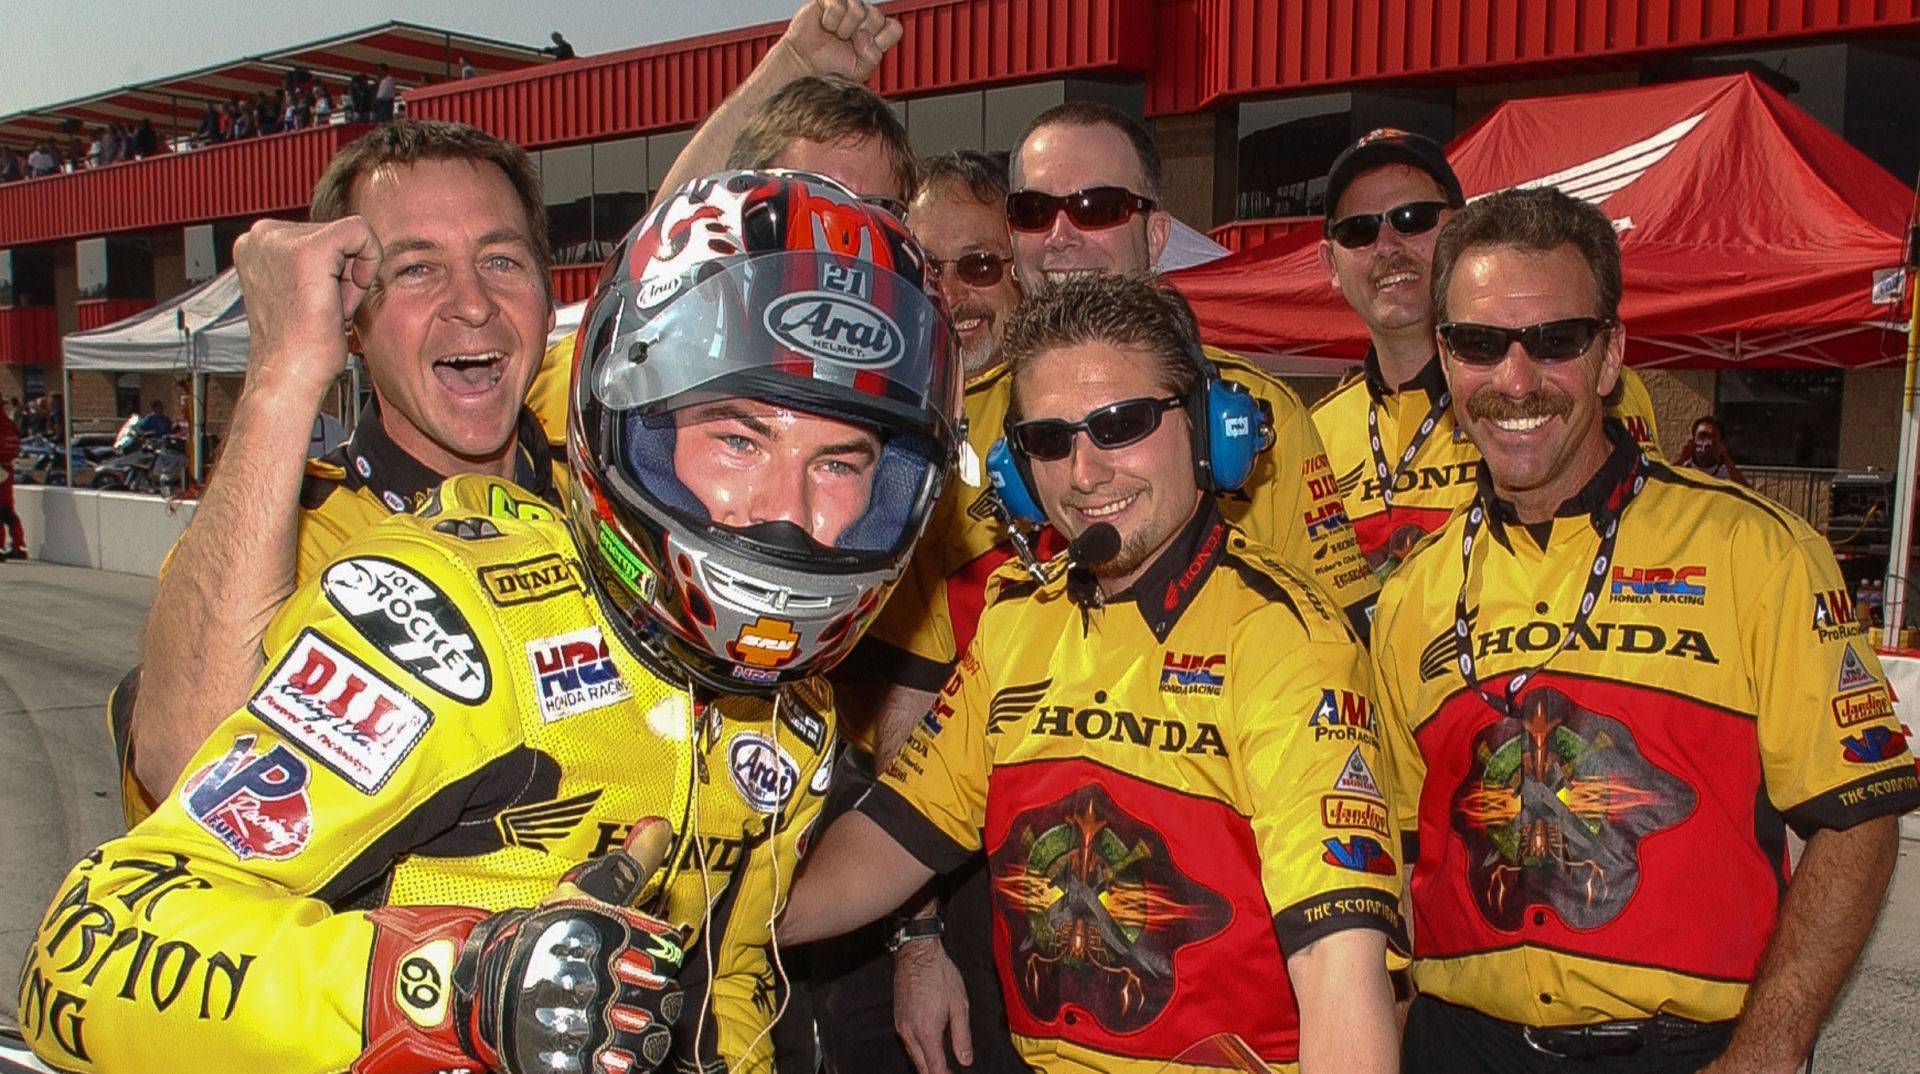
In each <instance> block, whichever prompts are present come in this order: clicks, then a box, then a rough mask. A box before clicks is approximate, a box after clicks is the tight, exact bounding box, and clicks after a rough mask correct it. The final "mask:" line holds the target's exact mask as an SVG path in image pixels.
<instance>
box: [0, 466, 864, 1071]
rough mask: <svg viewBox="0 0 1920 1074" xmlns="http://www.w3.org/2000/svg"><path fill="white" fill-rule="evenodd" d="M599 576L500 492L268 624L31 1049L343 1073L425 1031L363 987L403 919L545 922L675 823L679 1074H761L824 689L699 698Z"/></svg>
mask: <svg viewBox="0 0 1920 1074" xmlns="http://www.w3.org/2000/svg"><path fill="white" fill-rule="evenodd" d="M614 539H615V540H617V539H618V538H614ZM602 547H606V546H605V545H604V544H603V546H602ZM579 556H580V553H579V551H578V550H577V549H576V548H575V546H574V543H573V541H572V539H571V537H570V535H569V533H568V531H567V529H566V527H565V526H564V525H563V524H562V523H560V522H559V521H556V520H554V519H553V515H552V512H551V511H550V510H548V509H547V507H546V505H544V504H541V503H539V502H537V501H535V500H533V499H531V497H530V496H529V494H528V493H526V492H525V491H524V490H521V489H519V488H518V487H516V486H513V485H510V484H507V483H506V482H503V481H500V480H498V479H495V478H486V477H481V476H479V475H466V476H462V477H457V478H454V479H452V480H451V481H449V482H448V483H447V484H445V485H444V486H442V487H441V488H440V489H439V490H438V491H437V492H435V493H433V494H431V495H430V496H428V497H427V498H426V501H425V503H424V504H423V505H422V506H421V507H420V508H419V509H418V510H417V511H416V512H413V513H408V514H400V515H395V516H393V517H391V518H390V519H388V520H386V521H384V522H381V523H380V524H378V525H375V526H372V527H370V528H368V529H366V530H365V531H363V532H362V533H360V534H359V535H358V536H356V537H355V538H353V539H352V540H350V541H348V542H347V544H346V545H345V546H344V547H343V548H342V549H341V552H340V555H339V556H338V557H337V558H335V559H334V560H333V561H332V562H331V563H330V564H328V565H327V566H325V567H324V568H323V569H321V570H320V571H319V572H318V573H317V574H316V575H315V576H314V578H313V579H311V580H310V581H309V582H308V583H307V584H306V585H305V586H303V587H302V588H301V589H300V590H299V591H298V592H297V593H296V594H295V595H294V596H293V597H292V598H291V599H289V600H288V601H287V603H286V604H285V605H284V606H283V607H282V609H281V611H280V614H279V615H278V616H277V617H276V618H275V620H274V622H273V623H272V625H271V626H270V627H269V628H268V631H267V635H266V648H267V661H266V668H265V670H264V671H263V672H262V674H261V676H260V679H259V680H258V683H257V685H256V687H255V689H254V692H253V694H252V696H251V697H250V699H249V700H248V701H247V703H246V705H245V707H243V708H242V709H241V710H240V711H238V712H236V713H234V714H233V715H232V716H231V717H230V718H229V719H227V721H226V722H225V723H224V724H222V725H221V726H220V728H219V729H218V730H217V731H216V732H215V733H214V734H213V736H212V737H211V738H210V739H209V740H208V741H207V742H206V744H204V745H203V746H202V747H201V749H200V751H199V753H198V754H197V755H196V756H195V758H194V760H193V761H192V763H191V764H190V765H189V766H188V769H187V773H186V775H185V776H184V777H183V778H182V779H181V781H180V783H179V785H178V786H176V787H175V788H173V790H172V791H171V793H169V794H168V795H167V796H166V797H165V799H164V801H162V803H161V804H160V806H159V808H158V810H157V811H156V812H155V813H154V814H153V815H152V816H151V817H149V818H148V819H147V820H146V821H145V822H143V823H142V824H140V825H139V826H138V827H137V828H135V829H134V830H133V831H131V832H129V833H128V834H126V835H125V836H122V837H120V838H118V839H114V840H112V841H110V842H108V843H106V844H104V845H102V846H101V847H99V848H98V849H96V850H94V851H93V852H92V853H90V854H89V855H87V857H86V858H85V859H84V860H83V861H81V862H80V863H79V864H78V865H77V866H76V867H75V868H74V869H73V871H72V872H71V873H69V874H68V876H67V878H66V879H65V880H64V881H62V882H61V884H60V887H59V889H58V895H57V896H56V898H55V899H54V902H53V906H52V907H51V908H50V909H49V910H48V911H47V914H46V916H45V918H44V920H43V921H42V923H41V927H40V930H39V934H38V936H36V937H35V938H34V941H33V947H32V949H31V951H30V952H29V956H28V960H27V964H26V968H25V972H24V973H23V975H22V978H21V991H20V1003H19V1011H20V1024H21V1029H22V1031H23V1033H24V1034H25V1036H26V1039H27V1041H28V1043H29V1044H31V1046H32V1047H33V1049H34V1051H35V1053H36V1054H38V1055H39V1056H40V1057H41V1058H42V1059H44V1060H45V1061H46V1062H48V1063H49V1064H50V1065H52V1066H54V1067H57V1068H60V1069H63V1070H75V1071H94V1070H135V1069H138V1070H153V1071H162V1072H165V1071H195V1072H202V1071H205V1072H220V1071H234V1072H240V1074H258V1072H262V1071H273V1072H275V1074H337V1072H339V1071H344V1070H346V1069H347V1068H348V1066H349V1065H350V1064H352V1063H353V1062H354V1060H355V1058H356V1057H357V1056H359V1055H360V1054H361V1052H362V1049H363V1048H366V1047H367V1046H368V1045H369V1044H370V1043H372V1040H371V1039H370V1038H372V1037H374V1036H375V1034H376V1031H377V1030H378V1027H381V1026H385V1027H388V1028H391V1027H392V1026H394V1025H395V1024H396V1018H397V1017H398V1016H400V1015H404V1016H405V1017H406V1018H409V1019H413V1020H415V1021H420V1020H421V1019H423V1018H428V1017H430V1016H431V1015H430V1012H422V1011H420V1010H417V1009H414V1008H407V1007H404V1006H402V1007H401V1009H399V1010H398V1012H397V1013H396V1004H398V1003H400V1002H401V1001H399V1000H396V999H394V997H395V996H398V995H401V993H400V992H399V991H397V987H398V984H397V982H396V981H395V980H393V979H384V980H382V979H377V978H375V976H374V975H373V974H372V971H371V970H370V960H371V958H372V952H373V948H374V945H375V943H376V940H377V938H378V935H379V934H380V932H381V930H382V929H383V928H385V927H387V926H385V925H383V924H381V922H380V919H379V918H378V916H375V915H377V913H379V912H383V911H382V910H381V908H392V907H404V906H449V905H452V906H465V907H478V908H481V909H485V910H501V909H506V908H509V907H522V906H531V905H533V904H534V903H536V902H538V901H539V900H540V899H542V898H544V897H545V896H547V895H548V894H549V893H550V892H551V891H552V889H553V887H554V885H555V883H556V882H557V881H558V879H559V877H560V875H561V874H562V873H563V872H564V871H566V870H567V869H568V868H569V867H571V866H573V865H575V864H577V863H579V862H582V861H585V860H587V859H589V858H593V857H596V856H598V855H601V854H604V853H606V852H607V851H608V850H611V849H614V848H617V847H619V846H620V845H621V844H622V842H623V841H624V839H625V838H626V835H627V833H628V831H629V829H630V826H631V825H632V824H633V822H634V821H636V820H638V819H640V818H642V817H647V816H662V817H666V818H667V819H668V820H669V821H670V822H672V824H673V827H674V830H675V832H676V833H678V836H677V839H676V841H675V844H674V847H673V849H672V850H671V852H670V854H669V856H668V859H667V862H668V864H667V865H666V867H665V868H664V869H663V871H662V875H660V876H657V877H656V878H655V880H654V882H653V883H652V884H651V885H650V888H649V894H648V896H647V898H646V900H645V902H644V904H643V905H642V909H645V910H647V911H648V912H650V913H653V914H655V915H657V916H660V917H663V918H665V919H666V920H668V921H670V922H672V923H674V924H676V925H683V926H689V927H691V928H693V929H695V930H697V931H698V933H699V939H698V940H697V941H696V942H695V944H694V946H692V947H691V948H690V949H689V950H688V953H687V957H686V962H685V968H684V969H683V971H682V972H681V974H680V983H681V985H682V987H683V988H685V989H686V991H687V999H686V1004H685V1008H684V1013H683V1016H682V1018H681V1019H680V1021H679V1023H678V1024H677V1025H676V1027H675V1034H674V1039H675V1049H676V1052H675V1054H676V1056H679V1057H684V1059H685V1060H686V1061H688V1062H691V1060H692V1056H693V1048H694V1046H695V1042H696V1040H697V1041H698V1047H699V1057H700V1059H701V1060H702V1061H703V1062H720V1061H724V1062H725V1063H726V1064H727V1066H728V1068H729V1069H733V1070H763V1069H767V1068H769V1067H770V1066H771V1055H772V1049H771V1046H770V1045H769V1044H767V1043H766V1041H765V1040H764V1036H763V1031H764V1030H765V1028H766V1027H767V1025H768V1023H769V1022H770V1021H771V1019H772V1017H773V1013H774V1011H775V1009H776V1008H777V1006H778V1004H779V999H780V991H781V987H782V985H781V983H780V982H779V981H777V980H776V978H777V973H776V971H775V969H774V967H773V963H772V962H771V961H770V958H769V952H770V950H771V946H770V945H771V942H772V930H771V921H772V918H773V915H774V912H775V908H776V906H777V905H778V904H779V903H780V902H781V901H783V900H784V898H785V892H786V890H787V884H788V880H789V878H790V877H791V875H792V872H793V868H794V866H795V864H796V863H797V861H798V859H799V857H800V854H801V849H802V845H803V839H804V833H805V832H806V831H807V829H808V828H809V826H810V825H811V824H812V823H813V821H814V819H815V817H816V816H817V814H818V811H819V808H820V803H821V801H822V796H823V795H824V793H825V790H826V787H827V775H828V772H829V771H830V764H829V756H830V754H831V751H832V749H833V710H832V706H831V699H830V695H829V693H828V691H827V690H826V689H825V687H824V686H823V685H821V684H819V683H817V682H812V681H810V682H807V683H804V684H802V685H800V686H797V687H794V688H792V689H790V690H786V691H783V692H782V693H781V694H780V695H779V696H778V699H777V700H769V699H765V698H749V697H741V696H732V695H719V696H716V695H712V694H708V693H705V692H702V693H700V694H698V695H695V694H693V693H690V691H689V690H688V689H687V688H686V687H685V686H683V685H682V684H681V681H680V677H679V676H673V675H669V674H668V673H665V672H661V671H656V670H654V669H653V668H651V667H649V666H648V665H647V664H645V663H643V662H642V661H641V660H640V659H639V658H637V657H636V656H635V654H634V653H633V652H631V651H630V650H629V649H628V648H627V647H626V646H625V645H624V644H622V643H621V642H620V641H619V640H618V637H617V635H616V633H615V628H614V626H613V624H612V623H611V622H610V621H609V620H608V619H607V617H606V612H605V611H604V610H603V607H602V605H601V604H600V602H599V601H598V600H597V599H596V598H595V597H594V596H593V595H592V593H591V592H590V591H589V590H588V588H587V585H586V583H585V580H584V578H585V576H584V574H583V566H582V563H581V561H580V558H579ZM642 577H643V582H642V584H645V583H644V575H643V576H642ZM370 912H373V914H370ZM443 969H445V967H443ZM370 981H371V983H370ZM441 1017H444V1011H442V1012H441ZM422 1024H424V1023H422ZM375 1069H381V1068H379V1067H376V1068H375Z"/></svg>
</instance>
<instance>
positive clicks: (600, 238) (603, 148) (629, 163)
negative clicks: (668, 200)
mask: <svg viewBox="0 0 1920 1074" xmlns="http://www.w3.org/2000/svg"><path fill="white" fill-rule="evenodd" d="M647 156H648V153H647V139H645V138H626V139H623V140H621V141H618V142H601V143H599V144H598V145H595V146H594V147H593V238H594V243H595V245H596V246H605V247H606V248H607V250H608V253H609V254H610V253H611V252H612V248H613V246H614V245H616V244H618V243H619V241H620V239H621V238H622V237H623V236H625V235H626V233H627V231H628V230H629V229H631V228H632V227H633V225H635V224H637V223H639V222H640V218H641V217H642V216H645V215H646V212H647V191H648V190H650V189H652V186H653V184H652V182H651V179H652V172H651V171H650V170H649V168H648V166H647V164H648V162H647Z"/></svg>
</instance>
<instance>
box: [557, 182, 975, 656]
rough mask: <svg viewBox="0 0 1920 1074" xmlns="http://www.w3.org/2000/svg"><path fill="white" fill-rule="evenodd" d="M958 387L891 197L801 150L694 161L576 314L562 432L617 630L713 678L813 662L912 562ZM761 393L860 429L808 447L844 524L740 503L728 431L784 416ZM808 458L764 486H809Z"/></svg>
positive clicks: (930, 288)
mask: <svg viewBox="0 0 1920 1074" xmlns="http://www.w3.org/2000/svg"><path fill="white" fill-rule="evenodd" d="M959 400H960V373H959V368H958V366H957V364H956V361H955V358H954V356H953V353H952V350H951V328H950V325H949V321H948V318H947V315H946V312H945V307H944V304H943V303H942V301H941V297H940V290H939V285H938V283H937V282H936V280H935V278H934V276H933V275H932V273H931V271H930V269H929V266H928V263H927V260H926V256H925V255H924V254H923V253H922V252H921V250H920V247H919V245H918V244H917V243H915V242H914V240H913V238H912V236H910V235H909V234H908V233H907V230H906V228H905V227H904V226H903V225H902V224H901V223H900V222H899V221H898V220H896V219H894V218H893V217H892V216H890V215H889V214H887V213H886V212H884V211H882V210H879V209H876V208H873V207H871V206H868V205H867V204H865V203H863V202H862V201H861V200H860V199H859V197H857V196H856V195H854V194H853V193H851V192H849V191H848V190H847V189H846V188H844V187H842V186H841V185H839V184H838V183H835V182H833V181H832V180H829V179H824V178H821V177H819V176H815V175H810V174H805V173H800V172H723V173H720V174H717V175H711V176H708V177H706V178H703V179H697V180H695V181H693V182H691V183H688V184H687V185H685V186H683V187H681V188H680V189H679V190H676V191H674V192H673V193H671V194H669V195H667V196H666V197H665V198H663V199H662V200H661V201H660V202H659V203H658V204H656V205H655V207H654V208H653V210H652V211H651V212H649V213H648V214H647V216H646V218H645V219H644V220H642V221H641V222H640V223H639V225H638V226H636V227H635V228H634V229H633V231H632V232H630V233H629V234H628V235H627V237H626V239H624V240H623V241H622V242H621V244H620V246H619V247H618V249H616V250H615V252H614V256H613V259H612V260H611V261H610V262H609V263H608V265H607V268H606V270H605V271H604V272H603V273H602V274H601V278H600V284H599V287H598V289H597V290H596V292H595V293H594V296H593V300H592V301H591V302H590V303H588V306H587V309H586V312H585V314H584V316H583V317H582V319H581V324H580V331H579V335H578V342H577V343H576V351H575V369H574V382H573V390H572V414H571V425H570V428H569V429H568V437H567V448H568V453H569V456H570V460H569V461H570V462H571V464H572V468H573V472H574V474H575V475H576V476H577V480H576V482H575V483H574V485H573V489H572V493H571V496H572V502H571V504H570V505H569V507H570V510H569V516H570V521H571V525H572V527H573V532H574V537H575V539H576V540H577V541H578V542H579V546H580V549H581V552H582V556H583V559H584V560H585V562H586V563H587V565H588V574H589V575H590V576H591V578H592V579H593V583H594V585H595V588H596V589H598V590H599V591H600V592H601V594H602V595H603V596H604V597H605V598H606V599H607V600H608V601H609V602H610V603H611V604H612V605H613V606H614V607H615V608H616V609H617V610H618V611H619V613H620V615H619V616H617V617H616V618H617V619H618V620H621V627H622V628H623V632H624V633H625V634H626V635H627V640H628V641H629V642H630V643H631V644H634V645H635V646H636V647H638V648H641V649H643V650H651V651H653V652H655V653H657V654H660V655H663V656H665V657H666V658H667V659H669V660H671V661H672V662H674V663H677V664H679V665H681V666H683V667H684V668H685V669H686V670H687V672H688V673H689V674H690V675H691V676H692V677H693V678H694V679H695V680H696V681H699V682H701V683H704V684H706V685H708V686H710V687H713V688H715V689H719V690H724V691H732V692H748V691H752V692H758V691H766V690H771V689H773V688H774V687H776V686H778V685H780V684H782V683H787V682H792V681H795V680H798V679H801V678H804V677H806V676H808V675H813V674H817V673H819V672H821V671H824V670H826V669H827V668H828V667H831V666H832V665H833V664H834V663H835V662H836V661H838V660H839V659H840V658H841V657H843V656H844V655H846V653H847V651H848V650H849V649H851V648H852V647H853V644H854V642H855V641H857V640H858V639H859V637H860V634H861V632H862V631H863V630H864V629H865V628H866V625H867V624H868V622H870V621H871V620H872V618H873V616H874V614H875V613H876V612H877V611H878V610H879V607H880V605H881V602H882V601H883V600H884V598H885V597H886V594H887V592H888V591H889V590H890V589H891V588H892V587H893V584H894V582H895V580H896V579H897V578H898V577H899V575H900V572H901V571H902V569H903V568H904V567H905V565H906V562H907V558H908V554H909V552H910V551H911V550H912V547H913V544H914V541H915V540H916V539H918V537H919V536H920V531H921V529H922V528H923V527H924V525H925V524H926V520H927V516H928V513H929V512H930V511H931V509H932V507H933V503H934V501H935V500H936V499H937V498H938V497H939V493H940V489H941V486H942V484H943V483H944V481H945V479H946V474H947V471H948V469H949V463H950V461H951V459H952V456H953V453H954V451H955V450H956V447H957V444H958V443H959V438H960V432H959V429H958V423H959V412H960V411H959V406H960V403H959ZM729 401H732V402H729ZM769 405H770V407H771V410H772V411H773V412H775V413H777V414H779V415H781V416H783V417H784V418H787V419H794V418H804V419H826V421H819V420H812V421H811V425H812V426H814V427H818V428H823V429H826V430H828V431H829V432H830V433H833V434H834V435H830V436H827V437H825V438H824V439H823V442H826V441H833V442H838V443H840V444H841V445H842V446H844V445H845V444H847V443H852V444H853V445H855V450H854V451H853V453H852V454H851V455H850V456H848V457H847V458H848V459H850V460H851V463H850V464H849V463H848V462H847V461H846V460H841V461H836V462H834V463H832V467H837V468H827V469H823V470H821V471H818V472H819V473H824V474H825V475H826V477H824V478H822V480H823V481H830V482H833V483H835V486H836V487H837V488H839V489H841V490H842V491H844V490H846V489H852V490H854V491H855V493H856V494H855V495H853V496H852V497H848V496H845V495H842V496H840V497H839V499H837V500H836V501H835V502H836V503H837V504H838V506H839V508H840V517H839V518H838V523H837V524H833V523H831V522H830V520H827V519H826V515H825V514H818V515H806V516H805V517H802V518H800V519H797V520H796V519H795V518H793V517H791V515H789V516H788V517H784V518H782V517H775V516H774V514H772V513H768V514H766V516H765V517H759V516H753V515H751V514H750V513H749V512H748V505H747V504H746V501H747V500H748V499H750V498H751V496H749V495H747V494H742V493H741V492H740V490H739V489H737V488H734V487H732V485H731V484H730V482H731V481H733V480H734V478H733V471H732V470H729V469H728V468H729V467H731V466H733V465H734V464H735V463H736V462H738V459H737V458H736V457H735V455H736V452H735V445H736V442H739V446H740V453H743V454H744V455H750V456H752V457H753V458H761V457H762V455H753V452H757V451H760V449H761V448H762V447H765V446H766V445H762V444H759V443H758V440H759V438H760V436H761V434H762V433H766V434H768V435H773V434H777V433H781V432H782V431H783V429H784V428H785V426H781V425H780V424H779V422H776V421H774V420H773V419H772V418H770V417H769V416H768V412H769ZM756 408H757V411H756ZM797 424H800V425H805V424H808V423H807V422H798V423H797ZM714 430H717V432H715V431H714ZM763 454H764V457H765V458H769V459H771V458H774V457H775V456H774V455H773V454H772V453H763ZM780 457H781V458H788V456H780ZM797 457H799V458H801V459H803V460H804V459H805V458H806V456H805V455H804V453H803V454H801V455H799V456H797ZM769 465H771V464H769ZM811 465H812V464H811V463H803V468H802V469H801V470H800V471H798V473H800V474H802V475H804V476H802V477H798V478H794V479H793V480H790V481H787V482H786V483H785V484H783V485H781V486H780V487H779V488H777V489H775V491H776V492H778V491H783V490H784V491H794V489H793V486H794V484H795V483H797V484H798V485H799V486H801V488H802V489H805V490H809V491H810V490H812V489H813V487H814V483H813V482H814V475H815V473H816V471H815V470H813V469H811ZM716 471H717V472H718V473H719V477H718V478H717V479H716V478H715V476H714V475H715V473H716ZM768 472H769V473H777V472H780V471H778V469H777V467H776V468H775V469H774V470H770V471H768ZM861 472H863V473H864V478H865V483H864V484H863V483H862V482H861V480H860V476H861ZM849 475H851V476H849ZM848 480H852V481H853V482H854V483H853V484H851V485H848V484H840V483H841V482H844V481H848ZM861 489H864V496H862V495H859V494H858V493H859V491H860V490H861ZM759 491H762V492H764V491H765V490H764V489H761V490H759ZM756 495H757V493H756ZM773 498H774V499H779V497H778V496H775V497H773ZM715 503H718V504H719V507H718V508H717V509H716V508H715V507H714V506H713V505H714V504H715ZM716 510H717V511H718V513H719V515H720V517H716ZM816 523H817V524H816Z"/></svg>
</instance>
